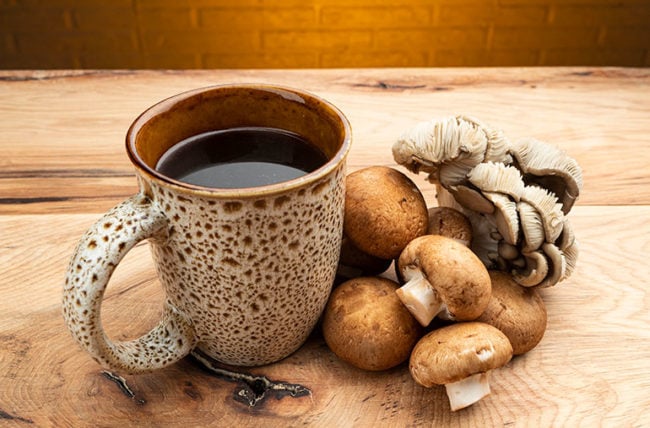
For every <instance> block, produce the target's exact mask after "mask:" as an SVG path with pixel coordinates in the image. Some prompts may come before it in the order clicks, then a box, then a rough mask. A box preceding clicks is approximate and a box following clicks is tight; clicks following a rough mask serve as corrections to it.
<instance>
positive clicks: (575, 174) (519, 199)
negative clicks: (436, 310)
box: [393, 116, 582, 287]
mask: <svg viewBox="0 0 650 428" xmlns="http://www.w3.org/2000/svg"><path fill="white" fill-rule="evenodd" d="M393 157H394V159H395V161H396V162H397V163H399V164H400V165H403V166H404V167H406V168H407V169H409V170H410V171H413V172H415V173H418V172H420V171H424V172H426V173H428V179H429V181H431V182H432V183H435V184H436V185H437V187H438V192H437V198H438V204H439V205H440V206H450V207H454V208H456V207H458V208H460V209H461V211H462V212H463V213H464V214H465V215H466V216H467V217H468V218H469V220H470V222H471V224H472V229H473V235H474V240H473V241H472V244H471V248H472V250H473V251H474V252H475V253H476V254H477V255H478V256H479V258H480V259H481V260H482V261H483V263H484V264H485V265H486V266H488V267H489V268H498V269H501V270H504V271H507V272H510V273H511V274H512V276H513V278H514V279H515V280H516V281H517V282H518V283H519V284H521V285H524V286H527V287H549V286H553V285H555V284H556V283H558V282H560V281H562V280H564V279H566V278H567V277H568V276H569V275H570V274H571V272H573V270H574V268H575V264H576V260H577V256H578V251H577V250H578V248H577V246H576V245H574V243H572V244H567V243H566V242H565V240H564V239H561V238H560V236H562V235H563V229H564V228H565V227H570V226H569V225H568V221H567V220H566V215H567V214H568V213H569V211H570V210H571V207H572V206H573V204H574V203H575V201H576V199H577V198H578V196H579V194H580V190H581V187H582V171H581V169H580V166H579V165H578V163H577V162H576V161H575V160H574V159H572V158H570V157H569V156H567V155H566V154H565V153H564V152H562V151H561V150H559V149H557V148H555V147H553V146H550V145H548V144H546V143H543V142H541V141H538V140H534V139H525V140H521V141H518V142H515V143H511V142H510V141H508V140H507V139H506V138H505V137H504V136H503V134H502V133H501V132H500V131H497V130H494V129H492V128H490V127H488V126H486V125H485V124H482V123H480V122H479V121H477V120H475V119H470V118H467V117H463V116H458V117H455V118H445V119H441V120H434V121H431V122H427V123H423V124H418V125H416V126H414V127H413V128H412V129H410V130H409V131H407V132H406V133H405V134H404V135H403V136H402V137H400V139H399V140H398V141H397V142H396V143H395V144H394V145H393Z"/></svg>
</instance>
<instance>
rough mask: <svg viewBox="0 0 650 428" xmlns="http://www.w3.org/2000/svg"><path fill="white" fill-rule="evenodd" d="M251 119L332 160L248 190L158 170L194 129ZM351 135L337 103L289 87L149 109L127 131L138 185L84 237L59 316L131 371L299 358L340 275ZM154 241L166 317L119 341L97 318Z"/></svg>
mask: <svg viewBox="0 0 650 428" xmlns="http://www.w3.org/2000/svg"><path fill="white" fill-rule="evenodd" d="M247 126H263V127H271V128H279V129H283V130H287V131H291V132H294V133H296V134H299V135H301V136H303V137H305V138H306V139H307V140H308V141H310V142H312V143H313V144H315V145H317V146H318V147H319V148H320V150H321V151H323V152H324V153H325V155H326V157H327V159H328V160H327V162H326V163H325V164H324V165H323V166H322V167H320V168H318V169H317V170H315V171H313V172H311V173H308V174H306V175H304V176H301V177H299V178H296V179H292V180H289V181H285V182H280V183H275V184H270V185H266V186H260V187H250V188H239V189H237V188H235V189H219V188H207V187H200V186H195V185H191V184H186V183H183V182H180V181H177V180H175V179H172V178H170V177H167V176H164V175H162V174H160V173H159V172H158V171H156V170H155V168H154V166H155V165H156V163H157V161H158V159H159V158H160V157H161V156H162V155H163V153H164V152H165V151H166V150H167V149H168V148H170V147H171V146H173V145H174V144H175V143H177V142H179V141H181V140H183V139H185V138H188V137H191V136H194V135H198V134H200V133H203V132H209V131H214V130H223V129H231V128H237V127H247ZM350 144H351V130H350V125H349V123H348V121H347V119H346V118H345V116H344V115H343V114H342V113H341V112H340V111H339V110H338V109H337V108H336V107H334V106H333V105H331V104H330V103H328V102H326V101H324V100H323V99H321V98H319V97H317V96H315V95H312V94H309V93H305V92H303V91H299V90H295V89H290V88H284V87H277V86H271V85H224V86H215V87H209V88H203V89H197V90H193V91H189V92H185V93H182V94H179V95H176V96H173V97H171V98H168V99H166V100H164V101H161V102H160V103H158V104H156V105H154V106H152V107H151V108H149V109H148V110H146V111H145V112H144V113H142V114H141V115H140V116H139V117H138V118H137V119H136V120H135V121H134V123H133V124H132V125H131V127H130V128H129V131H128V133H127V137H126V149H127V153H128V156H129V158H130V160H131V162H132V163H133V165H134V166H135V170H136V175H137V178H138V183H139V189H140V191H139V193H138V194H136V195H134V196H132V197H130V198H129V199H127V200H126V201H124V202H122V203H121V204H119V205H117V206H116V207H114V208H113V209H112V210H110V211H109V212H108V213H106V214H105V215H104V216H103V217H102V218H101V219H99V220H98V221H97V222H96V223H95V224H94V225H93V226H92V227H91V228H90V229H89V230H88V231H87V232H86V233H85V234H84V235H83V237H82V238H81V240H80V241H79V243H78V245H77V248H76V250H75V252H74V254H73V256H72V259H71V261H70V264H69V267H68V270H67V273H66V278H65V285H64V290H63V315H64V319H65V322H66V325H67V326H68V328H69V330H70V331H71V333H72V335H73V337H74V338H75V339H76V341H77V342H78V343H79V344H80V345H81V346H82V347H83V348H84V349H85V350H86V351H88V352H89V353H90V355H91V356H92V357H93V358H94V359H95V360H96V361H97V362H99V363H100V364H101V365H102V366H104V367H107V368H110V369H114V370H122V371H125V372H129V373H141V372H148V371H152V370H155V369H159V368H162V367H165V366H167V365H169V364H172V363H174V362H176V361H178V360H179V359H181V358H183V357H184V356H186V355H187V354H188V353H190V352H191V351H192V350H193V349H195V348H197V349H199V350H200V351H202V352H203V353H204V354H207V355H208V356H210V357H212V358H214V359H216V360H218V361H220V362H222V363H226V364H231V365H239V366H255V365H263V364H268V363H271V362H275V361H278V360H280V359H282V358H284V357H286V356H288V355H290V354H291V353H293V352H294V351H295V350H297V349H298V348H299V347H300V346H301V345H302V344H303V343H304V342H305V340H306V339H307V337H308V335H309V333H310V332H311V330H312V329H313V328H314V326H315V325H316V323H317V321H318V319H319V316H320V314H321V312H322V311H323V309H324V306H325V304H326V302H327V299H328V297H329V294H330V291H331V288H332V284H333V281H334V276H335V272H336V266H337V263H338V257H339V251H340V243H341V236H342V229H343V210H344V192H345V161H346V157H347V154H348V152H349V149H350ZM145 239H149V241H150V244H151V249H152V254H153V258H154V265H155V267H156V271H157V274H158V278H159V279H160V283H161V285H162V288H163V290H164V293H165V303H164V308H163V313H162V317H161V320H160V322H159V324H158V325H157V326H156V327H154V328H153V329H152V330H151V331H150V332H149V333H147V334H145V335H143V336H142V337H139V338H137V339H135V340H131V341H122V342H120V341H113V340H111V339H110V338H108V337H107V336H106V334H105V333H104V330H103V327H102V322H101V315H100V309H101V304H102V298H103V295H104V291H105V289H106V287H107V284H108V282H109V279H110V277H111V274H112V273H113V271H114V269H115V268H116V267H117V265H118V263H119V262H120V260H121V259H122V258H123V257H124V256H125V255H126V254H127V252H128V251H129V250H130V249H131V248H132V247H133V246H134V245H135V244H137V243H138V242H140V241H142V240H145ZM125 316H128V315H125Z"/></svg>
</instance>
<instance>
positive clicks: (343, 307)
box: [323, 277, 422, 371]
mask: <svg viewBox="0 0 650 428" xmlns="http://www.w3.org/2000/svg"><path fill="white" fill-rule="evenodd" d="M398 286H399V285H398V284H397V283H395V282H394V281H391V280H389V279H386V278H381V277H361V278H355V279H351V280H349V281H346V282H344V283H343V284H341V285H339V286H338V287H337V288H336V289H335V290H334V291H333V292H332V295H331V297H330V299H329V302H328V303H327V306H326V308H325V313H324V315H323V336H324V338H325V342H326V343H327V345H328V346H329V348H330V349H331V350H332V352H334V354H336V355H337V356H338V357H339V358H340V359H342V360H344V361H346V362H348V363H350V364H352V365H353V366H355V367H358V368H361V369H364V370H373V371H378V370H386V369H389V368H391V367H394V366H396V365H398V364H401V363H402V362H404V361H406V360H407V359H408V358H409V355H410V353H411V350H412V349H413V346H414V345H415V343H416V342H417V340H418V339H419V338H420V337H421V336H422V327H421V326H420V325H419V324H418V323H417V321H416V320H415V319H414V318H413V316H412V315H411V314H410V313H409V312H408V311H407V310H406V308H404V306H403V305H402V304H401V302H400V301H399V299H398V298H397V296H396V294H395V290H396V289H397V287H398Z"/></svg>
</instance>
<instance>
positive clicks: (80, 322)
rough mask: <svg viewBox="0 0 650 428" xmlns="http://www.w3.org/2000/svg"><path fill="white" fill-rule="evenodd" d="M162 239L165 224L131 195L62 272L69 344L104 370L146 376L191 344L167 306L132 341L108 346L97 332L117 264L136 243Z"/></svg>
mask: <svg viewBox="0 0 650 428" xmlns="http://www.w3.org/2000/svg"><path fill="white" fill-rule="evenodd" d="M167 237H168V221H167V218H166V217H165V216H164V214H163V213H162V212H160V211H158V210H157V209H155V208H154V207H153V204H152V202H151V200H150V199H149V198H148V197H147V196H145V195H143V194H137V195H134V196H132V197H131V198H129V199H127V200H126V201H124V202H122V203H121V204H119V205H117V206H115V207H114V208H113V209H111V210H110V211H109V212H107V213H106V214H105V215H104V216H103V217H102V218H101V219H99V220H98V221H97V222H96V223H95V224H94V225H93V226H91V227H90V229H88V231H87V232H86V233H85V234H84V235H83V237H82V238H81V240H80V241H79V244H78V245H77V248H76V250H75V252H74V254H73V256H72V259H71V260H70V264H69V266H68V270H67V272H66V279H65V286H64V288H63V317H64V318H65V322H66V324H67V326H68V328H69V329H70V331H71V333H72V336H73V337H74V338H75V340H76V341H77V342H78V343H79V344H80V345H81V346H82V347H83V348H84V349H86V350H87V351H88V352H89V353H90V354H91V355H92V357H93V358H94V359H95V360H96V361H97V362H98V363H100V364H101V365H102V366H104V367H107V368H110V369H113V370H123V371H127V372H128V373H131V374H135V373H145V372H150V371H153V370H156V369H159V368H163V367H166V366H168V365H170V364H172V363H175V362H177V361H178V360H180V359H181V358H183V357H185V356H186V355H187V354H188V353H189V352H190V351H191V350H192V349H193V348H194V346H195V345H196V343H197V338H196V334H195V332H194V328H193V327H192V323H191V321H190V320H189V319H188V318H187V317H186V316H185V315H184V314H183V313H182V312H181V311H179V310H178V309H176V308H175V307H174V306H173V305H172V304H171V303H170V302H169V301H166V302H165V304H164V310H163V314H162V319H161V321H160V322H159V323H158V325H157V326H156V327H154V328H153V329H152V330H151V331H150V332H149V333H147V334H145V335H144V336H142V337H140V338H138V339H135V340H131V341H125V342H113V341H111V340H110V339H109V338H108V337H107V336H106V334H105V332H104V329H103V327H102V322H101V304H102V298H103V296H104V291H105V290H106V286H107V285H108V282H109V279H110V277H111V275H112V274H113V271H114V270H115V268H116V267H117V265H118V263H119V262H120V261H121V260H122V258H123V257H124V256H125V255H126V253H128V252H129V250H130V249H131V248H133V246H135V244H137V243H138V242H140V241H142V240H144V239H147V238H151V239H153V240H158V241H163V242H164V241H165V240H166V239H167Z"/></svg>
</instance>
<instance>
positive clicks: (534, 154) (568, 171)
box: [510, 138, 582, 214]
mask: <svg viewBox="0 0 650 428" xmlns="http://www.w3.org/2000/svg"><path fill="white" fill-rule="evenodd" d="M510 152H511V154H512V155H513V157H514V158H515V161H516V163H517V166H518V168H519V169H520V170H521V171H522V172H523V173H524V174H525V175H524V177H525V181H526V182H527V183H534V184H537V185H538V186H540V187H543V188H545V189H547V190H549V191H550V192H552V193H553V194H555V195H556V196H557V198H558V200H559V201H560V202H561V204H562V211H563V212H564V214H568V213H569V211H571V207H572V206H573V203H574V202H575V200H576V199H577V198H578V196H579V194H580V189H581V188H582V169H581V168H580V165H578V162H576V161H575V159H573V158H571V157H569V156H567V154H566V153H564V152H563V151H561V150H559V149H558V148H556V147H553V146H551V145H550V144H546V143H544V142H542V141H539V140H536V139H533V138H528V139H524V140H520V141H517V142H516V143H514V144H512V146H511V150H510Z"/></svg>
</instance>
